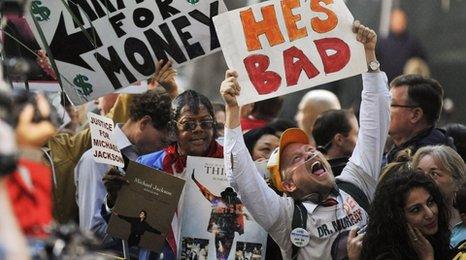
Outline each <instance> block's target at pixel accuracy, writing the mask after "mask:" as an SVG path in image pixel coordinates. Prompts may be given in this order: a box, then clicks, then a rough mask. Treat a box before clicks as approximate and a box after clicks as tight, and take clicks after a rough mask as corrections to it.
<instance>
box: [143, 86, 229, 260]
mask: <svg viewBox="0 0 466 260" xmlns="http://www.w3.org/2000/svg"><path fill="white" fill-rule="evenodd" d="M171 120H172V121H171V127H170V131H171V133H170V134H171V136H172V137H173V140H174V141H173V142H172V143H171V144H170V145H168V146H167V147H166V148H164V149H163V150H161V151H158V152H154V153H150V154H146V155H143V156H140V157H139V158H138V162H139V163H141V164H144V165H146V166H149V167H152V168H155V169H158V170H162V171H164V172H166V173H169V174H172V175H175V176H178V177H181V178H185V171H186V159H187V157H188V155H191V156H202V157H212V158H223V147H222V146H221V145H220V144H218V143H217V142H216V141H215V138H216V137H217V130H216V128H215V125H216V121H215V114H214V109H213V107H212V103H210V101H209V99H208V98H207V97H205V96H204V95H202V94H199V93H197V92H196V91H194V90H186V91H185V92H183V93H181V94H180V95H178V96H177V97H176V98H175V99H174V100H173V101H172V119H171ZM174 221H175V223H177V224H176V225H173V224H172V229H170V231H169V233H168V235H167V238H166V240H167V243H168V245H166V247H165V248H164V250H163V252H164V259H175V258H176V251H177V246H179V244H180V243H177V242H176V241H177V239H176V238H177V237H178V234H179V233H180V232H179V231H180V230H179V227H180V224H181V223H180V221H181V217H178V214H175V217H174ZM168 246H169V247H170V251H171V252H167V250H166V249H167V247H168ZM167 253H170V254H169V255H168V254H167ZM171 253H172V254H171Z"/></svg>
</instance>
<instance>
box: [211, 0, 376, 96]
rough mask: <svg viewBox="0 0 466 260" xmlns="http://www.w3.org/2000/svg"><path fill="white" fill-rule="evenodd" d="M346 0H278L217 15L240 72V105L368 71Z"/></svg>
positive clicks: (227, 51)
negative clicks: (352, 28) (353, 28)
mask: <svg viewBox="0 0 466 260" xmlns="http://www.w3.org/2000/svg"><path fill="white" fill-rule="evenodd" d="M352 23H353V17H352V15H351V13H350V12H349V10H348V9H347V7H346V6H345V4H344V2H343V0H281V1H279V0H275V1H267V2H264V3H260V4H257V5H253V6H249V7H245V8H241V9H237V10H234V11H230V12H227V13H224V14H221V15H218V16H217V17H214V24H215V27H216V29H217V33H218V36H219V40H220V43H221V46H222V51H223V54H224V56H225V60H226V62H227V64H228V66H229V67H230V68H233V69H236V70H237V71H238V74H239V78H238V80H239V83H240V85H241V86H242V87H243V88H242V90H241V95H240V96H239V97H238V102H239V103H240V104H247V103H251V102H255V101H259V100H263V99H268V98H272V97H276V96H280V95H284V94H288V93H291V92H295V91H299V90H302V89H305V88H309V87H312V86H316V85H320V84H323V83H327V82H331V81H334V80H338V79H342V78H346V77H350V76H354V75H356V74H359V73H361V72H363V71H365V70H367V65H366V61H365V56H364V55H365V54H364V47H363V45H362V44H361V43H359V42H357V41H356V35H355V34H354V33H352V31H351V27H352Z"/></svg>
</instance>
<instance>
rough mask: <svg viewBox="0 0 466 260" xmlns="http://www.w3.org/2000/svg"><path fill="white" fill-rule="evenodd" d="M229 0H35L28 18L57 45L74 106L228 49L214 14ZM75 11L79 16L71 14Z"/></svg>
mask: <svg viewBox="0 0 466 260" xmlns="http://www.w3.org/2000/svg"><path fill="white" fill-rule="evenodd" d="M224 11H226V7H225V5H224V3H223V1H222V0H205V1H199V2H197V3H195V1H187V0H185V1H183V0H179V1H178V0H177V1H173V0H165V1H162V0H156V1H148V0H137V1H121V0H99V1H97V0H74V1H71V0H62V1H57V0H34V1H32V2H31V8H30V12H29V14H28V17H27V20H28V22H29V24H30V25H31V27H32V29H33V31H34V34H35V36H36V38H37V39H41V38H42V37H41V33H40V32H42V33H43V34H42V35H43V36H44V37H43V38H44V39H42V41H43V42H42V43H41V44H42V45H43V44H46V45H48V46H49V49H50V53H49V54H52V56H53V59H54V60H55V61H56V65H57V68H58V71H59V72H60V74H61V77H60V79H61V82H62V85H63V87H64V90H65V92H66V93H67V95H68V96H69V97H70V99H71V101H72V102H73V103H74V104H82V103H85V102H87V101H89V100H93V99H96V98H97V97H100V96H103V95H105V94H107V93H110V92H113V91H114V90H115V89H119V88H122V87H126V86H128V85H130V84H132V83H134V82H136V81H138V80H142V79H146V78H148V77H149V76H150V75H152V74H153V73H154V71H155V62H154V61H156V60H161V59H163V60H168V59H170V60H172V61H173V64H174V67H177V66H179V65H181V64H184V63H187V62H188V61H192V60H195V59H198V58H200V57H203V56H206V55H208V54H211V53H213V52H215V51H218V50H220V45H219V42H218V39H217V35H216V32H215V29H214V26H213V22H212V17H213V16H215V15H217V14H219V13H221V12H224ZM71 14H73V15H71Z"/></svg>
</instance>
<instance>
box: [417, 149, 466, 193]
mask: <svg viewBox="0 0 466 260" xmlns="http://www.w3.org/2000/svg"><path fill="white" fill-rule="evenodd" d="M426 155H430V156H432V157H433V158H434V160H435V161H436V162H437V163H439V164H440V165H441V166H442V167H443V168H445V170H447V171H448V172H449V173H450V174H451V176H452V177H453V180H454V182H455V184H456V186H457V187H458V188H459V187H460V186H461V185H462V184H463V182H464V172H465V170H466V166H465V165H464V161H463V159H462V158H461V156H460V155H459V154H458V153H457V152H456V151H455V150H453V149H452V148H450V147H448V146H446V145H431V146H424V147H422V148H420V149H419V150H417V152H416V153H415V154H414V156H413V160H412V161H413V166H414V167H416V168H417V166H418V165H419V162H420V161H421V159H422V158H423V157H424V156H426Z"/></svg>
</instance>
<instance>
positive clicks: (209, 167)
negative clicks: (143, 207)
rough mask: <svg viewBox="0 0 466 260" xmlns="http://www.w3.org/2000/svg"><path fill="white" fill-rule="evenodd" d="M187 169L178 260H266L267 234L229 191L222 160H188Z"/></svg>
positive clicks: (239, 199) (230, 190) (233, 192)
mask: <svg viewBox="0 0 466 260" xmlns="http://www.w3.org/2000/svg"><path fill="white" fill-rule="evenodd" d="M186 165H187V170H186V188H185V191H184V204H183V212H182V222H181V246H180V252H179V257H178V258H179V259H212V260H213V259H246V258H244V257H245V256H246V255H255V258H254V259H265V250H266V242H267V233H266V232H265V230H263V229H262V227H260V226H259V224H257V223H256V222H255V221H254V220H253V219H252V216H251V215H250V214H249V212H248V211H247V209H246V208H245V207H244V205H243V204H242V202H241V198H240V197H239V196H238V194H237V193H236V192H235V191H234V190H233V188H231V187H230V184H229V182H228V180H227V177H226V172H225V171H224V166H223V159H214V158H205V157H191V156H188V159H187V164H186ZM193 257H194V258H193ZM247 259H251V258H250V257H249V258H247Z"/></svg>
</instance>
